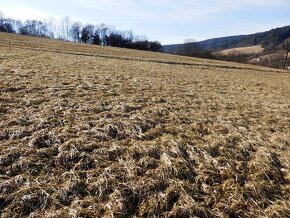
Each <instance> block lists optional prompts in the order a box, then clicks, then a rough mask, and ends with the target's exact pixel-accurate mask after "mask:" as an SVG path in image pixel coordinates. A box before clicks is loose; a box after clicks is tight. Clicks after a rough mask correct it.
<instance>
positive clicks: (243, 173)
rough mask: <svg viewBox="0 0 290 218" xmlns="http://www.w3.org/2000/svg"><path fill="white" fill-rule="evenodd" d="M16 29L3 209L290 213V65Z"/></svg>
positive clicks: (0, 173)
mask: <svg viewBox="0 0 290 218" xmlns="http://www.w3.org/2000/svg"><path fill="white" fill-rule="evenodd" d="M11 37H12V38H11V42H12V41H13V40H14V41H13V43H14V45H13V47H12V50H11V51H10V49H9V47H7V43H6V41H5V40H7V35H6V34H0V38H1V40H2V41H1V42H2V45H3V46H0V50H1V52H0V60H1V63H0V75H1V76H0V118H1V119H0V177H1V179H0V214H1V215H0V216H1V217H20V216H23V217H27V216H30V217H130V216H137V217H153V216H161V217H194V216H195V217H259V216H260V217H261V216H264V217H287V215H288V214H289V213H290V211H289V208H290V204H289V195H290V185H289V181H290V163H289V155H290V138H289V136H290V120H289V117H290V111H289V107H290V105H289V96H290V74H289V73H288V74H287V73H284V72H282V71H277V72H273V71H270V70H268V69H266V68H260V67H254V66H251V67H249V66H247V65H239V64H228V63H225V62H217V61H207V60H199V59H191V58H184V57H178V56H170V55H162V54H155V53H149V52H139V51H132V50H126V49H115V48H103V47H98V46H94V47H90V46H87V45H77V44H71V43H62V42H58V41H54V40H44V39H38V38H32V37H28V38H25V37H21V36H11ZM13 37H16V38H13ZM1 42H0V44H1ZM16 43H18V45H15V44H16ZM25 43H26V45H25V46H24V44H25ZM40 45H42V47H41V46H40ZM33 48H34V50H33ZM39 48H41V49H39ZM35 49H36V50H35ZM37 49H38V50H37ZM48 50H49V51H48ZM56 50H57V51H62V52H53V51H56ZM73 53H75V54H76V53H78V54H79V55H75V54H73ZM82 54H84V55H82ZM87 54H93V56H89V55H87ZM101 55H103V56H101ZM116 57H119V58H116ZM120 57H122V58H120ZM141 60H143V61H141ZM152 60H157V61H155V62H154V61H152ZM170 63H175V64H170ZM178 63H179V64H178ZM180 63H189V64H188V65H182V64H180ZM221 66H222V67H221ZM225 66H226V67H225Z"/></svg>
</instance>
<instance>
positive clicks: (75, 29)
mask: <svg viewBox="0 0 290 218" xmlns="http://www.w3.org/2000/svg"><path fill="white" fill-rule="evenodd" d="M81 31H82V24H81V23H80V22H74V23H73V24H72V25H71V28H70V35H71V38H72V40H73V41H75V42H80V41H81Z"/></svg>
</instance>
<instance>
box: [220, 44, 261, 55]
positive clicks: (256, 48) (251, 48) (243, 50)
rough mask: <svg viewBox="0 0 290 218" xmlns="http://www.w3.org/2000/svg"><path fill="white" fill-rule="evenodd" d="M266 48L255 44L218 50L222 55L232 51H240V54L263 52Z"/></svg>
mask: <svg viewBox="0 0 290 218" xmlns="http://www.w3.org/2000/svg"><path fill="white" fill-rule="evenodd" d="M264 50H265V49H264V48H262V46H261V45H254V46H248V47H239V48H231V49H225V50H222V51H219V52H217V53H218V54H221V55H228V54H231V53H239V54H261V53H263V51H264Z"/></svg>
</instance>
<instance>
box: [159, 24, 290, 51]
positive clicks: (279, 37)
mask: <svg viewBox="0 0 290 218" xmlns="http://www.w3.org/2000/svg"><path fill="white" fill-rule="evenodd" d="M286 40H290V26H285V27H281V28H276V29H272V30H270V31H266V32H260V33H255V34H250V35H239V36H228V37H222V38H214V39H208V40H204V41H200V42H198V44H199V45H200V47H201V48H203V49H204V50H208V51H218V50H223V49H230V48H236V47H245V46H253V45H262V47H264V48H266V49H275V48H279V47H281V46H282V45H283V43H284V42H285V41H286ZM179 46H180V44H176V45H165V46H163V48H164V51H165V52H166V53H175V51H176V50H177V49H178V47H179Z"/></svg>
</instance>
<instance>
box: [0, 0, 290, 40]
mask: <svg viewBox="0 0 290 218" xmlns="http://www.w3.org/2000/svg"><path fill="white" fill-rule="evenodd" d="M0 10H1V11H2V12H4V14H5V16H6V17H12V18H16V19H22V20H25V19H26V18H28V19H39V20H42V19H45V18H48V17H55V18H61V17H64V16H69V17H70V18H71V19H72V20H78V21H81V22H83V23H84V24H85V23H92V24H100V23H106V24H108V25H114V26H115V27H116V28H117V29H120V30H133V32H134V33H135V34H137V35H145V36H147V38H149V39H150V40H158V41H160V42H161V43H162V44H171V43H182V42H183V41H184V40H185V39H195V40H204V39H208V38H215V37H221V36H228V35H238V34H248V33H255V32H260V31H265V30H269V29H271V28H275V27H281V26H286V25H290V11H289V10H290V0H178V1H176V0H49V1H43V0H0Z"/></svg>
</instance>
